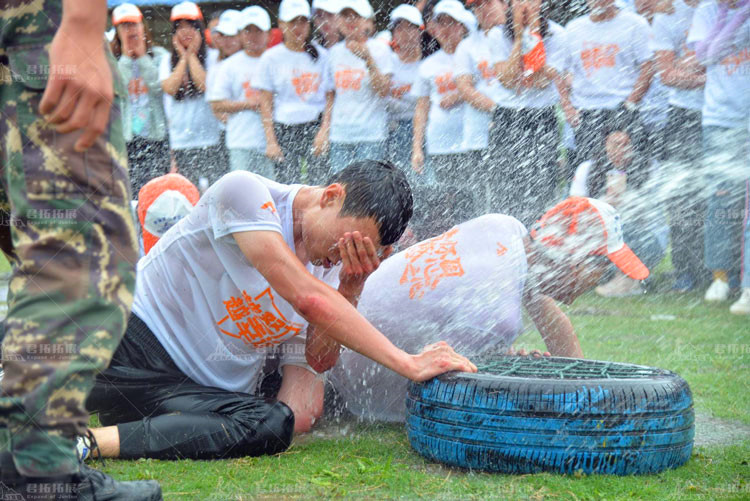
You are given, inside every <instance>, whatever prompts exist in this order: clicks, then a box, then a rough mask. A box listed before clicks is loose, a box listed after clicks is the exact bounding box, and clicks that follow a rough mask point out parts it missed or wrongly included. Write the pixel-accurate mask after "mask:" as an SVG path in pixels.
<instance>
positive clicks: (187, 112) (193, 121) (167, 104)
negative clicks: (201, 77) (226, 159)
mask: <svg viewBox="0 0 750 501" xmlns="http://www.w3.org/2000/svg"><path fill="white" fill-rule="evenodd" d="M215 64H217V63H211V62H210V61H207V64H206V68H207V69H206V71H211V69H212V68H213V66H214V65H215ZM172 71H173V68H172V58H171V57H170V56H164V57H162V58H161V62H160V63H159V82H160V83H161V82H163V81H164V80H166V79H167V78H169V75H171V74H172ZM205 97H206V96H205V94H199V95H196V96H193V97H186V98H184V99H181V100H179V101H178V100H177V99H175V98H174V97H173V96H170V95H169V94H167V93H166V92H165V93H164V97H163V98H164V114H165V115H166V117H167V125H168V128H169V146H170V148H172V149H173V150H186V149H192V148H203V147H206V146H214V145H216V144H219V133H220V130H221V127H220V126H219V124H220V122H219V121H218V120H217V119H216V117H215V116H214V114H213V112H212V111H211V106H210V105H209V104H208V103H207V102H206V99H205Z"/></svg>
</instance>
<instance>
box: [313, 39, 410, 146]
mask: <svg viewBox="0 0 750 501" xmlns="http://www.w3.org/2000/svg"><path fill="white" fill-rule="evenodd" d="M367 48H368V49H369V51H370V54H371V55H372V58H373V59H374V60H375V65H376V66H377V67H378V71H379V72H380V73H381V74H383V75H391V74H393V59H394V58H395V57H396V56H395V55H394V54H393V52H391V49H390V48H389V47H388V46H387V45H386V44H384V43H383V42H379V41H377V40H373V39H370V40H368V41H367ZM324 87H325V88H326V90H334V91H335V92H336V97H335V99H334V101H333V112H332V114H331V131H330V140H331V142H334V143H362V142H378V141H384V140H385V137H386V124H387V122H388V112H387V110H386V106H387V99H386V98H384V97H380V96H379V95H378V94H377V93H376V92H375V90H374V89H373V88H372V83H371V80H370V71H369V70H368V69H367V64H366V63H365V60H364V59H362V58H360V57H357V56H355V55H354V53H353V52H352V51H350V50H349V49H348V48H347V47H346V42H344V41H342V42H339V43H337V44H336V45H334V46H333V47H331V50H330V51H329V52H328V65H327V67H326V75H325V84H324Z"/></svg>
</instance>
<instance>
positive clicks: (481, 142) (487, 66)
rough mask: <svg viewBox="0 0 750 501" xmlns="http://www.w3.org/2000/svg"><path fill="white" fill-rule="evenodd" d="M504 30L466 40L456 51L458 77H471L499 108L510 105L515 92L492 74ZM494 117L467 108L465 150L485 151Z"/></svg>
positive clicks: (497, 28) (480, 90) (465, 109)
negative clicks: (499, 40) (501, 83)
mask: <svg viewBox="0 0 750 501" xmlns="http://www.w3.org/2000/svg"><path fill="white" fill-rule="evenodd" d="M502 29H503V27H502V26H496V27H494V28H492V29H491V30H490V31H489V32H488V33H485V32H484V31H482V30H479V31H477V32H475V33H473V34H471V35H469V36H468V37H466V38H464V39H463V40H462V41H461V43H460V44H458V48H456V55H455V67H456V70H455V72H456V77H459V76H461V75H470V76H471V77H472V80H473V82H474V88H475V89H476V90H477V91H479V92H481V93H482V94H484V95H485V96H487V97H489V98H490V99H492V101H494V102H495V103H496V104H499V105H501V106H504V105H505V103H508V102H510V99H511V97H512V94H513V93H512V92H511V91H509V90H508V89H506V88H505V87H503V86H502V85H500V81H499V80H498V79H497V77H496V76H495V74H494V71H493V70H492V62H493V61H495V60H496V59H497V56H496V55H495V54H494V52H496V51H497V45H498V39H499V37H501V36H502ZM490 122H492V113H487V112H484V111H480V110H478V109H476V108H474V107H473V106H471V105H469V104H466V106H465V108H464V125H463V145H462V147H463V149H464V150H467V151H475V150H482V149H484V148H486V147H487V145H488V144H489V135H490Z"/></svg>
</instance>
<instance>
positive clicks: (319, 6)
mask: <svg viewBox="0 0 750 501" xmlns="http://www.w3.org/2000/svg"><path fill="white" fill-rule="evenodd" d="M312 10H313V11H316V10H324V11H326V12H329V13H331V14H338V13H339V11H340V10H341V9H340V8H339V0H313V3H312Z"/></svg>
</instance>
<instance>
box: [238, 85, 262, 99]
mask: <svg viewBox="0 0 750 501" xmlns="http://www.w3.org/2000/svg"><path fill="white" fill-rule="evenodd" d="M242 89H243V90H244V92H245V99H247V100H250V99H255V98H257V97H258V96H259V95H260V91H258V90H256V89H253V87H252V84H251V83H250V82H249V81H248V82H242Z"/></svg>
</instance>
